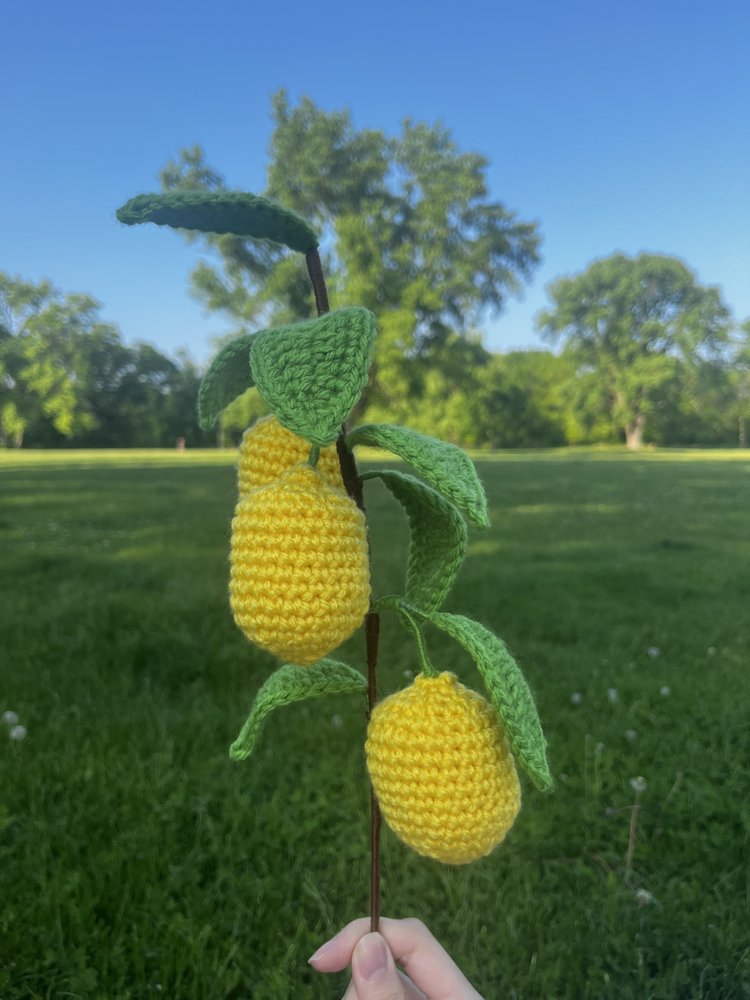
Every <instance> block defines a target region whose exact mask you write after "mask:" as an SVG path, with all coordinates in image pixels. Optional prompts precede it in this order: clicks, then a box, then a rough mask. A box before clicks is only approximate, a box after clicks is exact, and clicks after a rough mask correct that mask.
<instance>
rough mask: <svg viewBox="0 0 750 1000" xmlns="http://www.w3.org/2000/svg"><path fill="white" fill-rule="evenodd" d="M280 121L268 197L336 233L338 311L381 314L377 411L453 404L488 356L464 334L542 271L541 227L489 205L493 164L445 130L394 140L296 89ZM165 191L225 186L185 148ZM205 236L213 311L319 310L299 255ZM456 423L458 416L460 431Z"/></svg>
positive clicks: (409, 129)
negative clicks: (465, 341) (450, 379)
mask: <svg viewBox="0 0 750 1000" xmlns="http://www.w3.org/2000/svg"><path fill="white" fill-rule="evenodd" d="M272 113H273V120H274V131H273V136H272V139H271V151H270V152H271V155H270V164H269V167H268V175H267V177H268V183H267V189H266V191H265V192H264V193H265V194H266V195H267V196H268V197H269V198H271V199H273V200H275V201H277V202H278V203H280V204H281V205H283V206H285V207H286V208H289V209H292V210H294V211H296V212H298V213H299V214H300V215H302V216H303V217H304V218H305V219H307V220H308V221H309V222H311V223H312V224H313V225H315V226H317V227H318V229H319V230H320V231H321V232H322V233H323V234H324V238H323V247H324V253H323V258H324V266H325V269H326V274H327V276H328V283H329V288H330V291H331V298H332V301H333V303H334V305H353V304H356V305H362V306H365V307H366V308H368V309H370V310H371V311H372V312H374V313H375V314H376V316H377V317H378V324H379V334H378V342H377V347H376V352H377V353H376V361H375V366H374V376H373V380H372V384H371V387H370V393H369V396H368V405H369V406H370V407H372V408H373V409H378V410H387V409H388V408H389V407H394V406H396V405H398V404H397V401H399V400H403V399H404V398H405V396H407V395H409V393H410V392H411V391H413V389H414V386H415V385H417V386H418V387H424V388H425V391H426V393H427V395H428V396H429V397H430V398H431V399H432V400H433V401H435V400H437V399H440V398H443V397H444V396H445V394H446V392H448V388H447V385H446V383H445V371H446V366H447V365H448V361H447V357H448V355H450V364H451V365H453V366H455V365H456V364H457V363H469V362H470V361H471V360H472V359H473V358H474V356H475V354H476V345H475V344H473V343H470V346H469V347H468V349H466V350H464V348H463V347H462V346H461V344H460V343H459V339H460V338H461V337H465V336H467V335H469V334H470V333H471V331H472V330H473V329H474V328H475V326H476V323H477V321H478V320H479V319H480V317H482V316H484V315H485V314H487V313H492V312H497V311H498V310H499V309H501V308H502V306H503V305H504V303H505V301H506V299H507V296H508V295H509V294H512V293H514V292H516V291H517V290H518V289H519V287H520V285H521V284H522V282H523V281H524V280H526V279H527V278H528V277H529V276H530V275H531V273H532V272H533V270H534V268H535V266H536V264H537V262H538V247H539V234H538V230H537V226H536V224H535V223H532V222H524V221H521V220H519V219H517V218H516V217H515V215H513V214H512V213H511V212H510V211H508V209H507V208H506V207H505V206H504V205H502V204H501V203H500V202H498V201H494V200H492V199H491V198H490V197H489V192H488V188H487V180H486V171H487V161H486V160H485V158H484V157H482V156H480V155H479V154H477V153H465V152H462V151H460V150H459V149H458V147H457V145H456V143H455V142H454V140H453V139H452V137H451V135H450V133H449V132H448V131H447V130H446V129H445V128H443V127H442V126H440V125H425V124H422V123H415V122H412V121H409V120H407V121H405V122H404V124H403V127H402V130H401V133H400V135H399V136H398V137H395V138H393V137H389V136H386V135H385V134H384V133H383V132H381V131H378V130H357V129H355V127H354V125H353V123H352V120H351V116H350V114H349V112H348V111H334V112H326V111H323V110H321V109H320V108H318V107H317V106H316V105H315V104H314V103H313V102H312V101H310V100H309V99H303V100H302V101H300V103H299V104H298V105H296V106H292V105H291V104H290V103H289V100H288V98H287V95H286V93H285V92H284V91H280V92H279V93H277V94H276V95H275V96H274V97H273V101H272ZM161 182H162V185H163V187H164V188H166V189H176V188H188V189H189V188H196V187H198V188H207V189H215V188H217V187H222V186H224V184H225V182H224V180H223V178H222V177H221V175H220V174H219V173H218V172H217V171H216V170H214V169H213V168H212V167H210V166H208V165H207V164H206V162H205V160H204V156H203V153H202V150H201V149H200V147H193V148H192V149H188V150H183V151H182V153H181V154H180V157H179V159H178V160H177V161H174V162H171V163H169V164H168V165H167V166H166V167H165V169H164V170H163V171H162V173H161ZM191 238H193V237H191ZM203 239H204V243H205V244H206V245H207V246H208V247H210V248H211V249H212V250H213V251H215V254H216V256H217V258H218V259H217V260H216V263H213V264H209V263H207V262H205V261H204V262H203V263H201V264H199V265H198V267H197V268H196V270H195V271H194V273H193V275H192V288H193V291H194V293H195V294H196V295H197V297H198V298H199V299H200V300H201V301H202V302H203V303H204V304H205V306H206V307H207V308H208V309H209V310H218V311H223V312H225V313H226V314H228V315H229V316H231V317H232V318H234V319H236V320H238V321H239V323H240V324H241V325H242V327H243V328H248V327H250V328H255V327H257V325H259V324H261V323H263V324H265V323H271V322H273V323H283V322H288V321H293V320H298V319H302V318H305V317H307V316H309V315H310V311H311V296H310V287H309V282H308V279H307V276H306V274H305V271H304V268H303V267H301V266H300V261H299V259H298V258H296V256H295V255H290V254H289V253H287V252H283V251H282V250H281V249H280V248H278V247H275V246H274V245H272V244H269V243H268V242H264V241H258V240H250V239H240V238H237V237H232V236H209V237H205V238H203ZM470 340H471V338H469V341H470ZM427 369H430V371H429V372H428V371H427ZM465 375H466V378H467V380H468V382H471V379H472V377H473V376H471V374H470V373H469V372H466V373H465ZM451 398H452V397H451ZM426 405H427V406H428V408H429V409H433V408H434V407H433V404H432V403H428V404H426ZM453 408H454V409H458V406H457V405H454V407H453ZM456 419H458V417H456V418H454V417H446V422H447V425H448V427H447V429H448V430H449V431H450V428H451V427H452V426H453V425H454V424H455V420H456ZM460 420H461V422H462V423H465V421H464V417H463V416H461V417H460ZM433 430H434V431H435V432H436V433H438V432H440V428H435V427H434V426H433ZM457 433H459V431H458V430H454V432H453V433H448V434H447V436H448V437H451V438H454V437H455V436H456V434H457ZM461 433H463V432H462V431H461Z"/></svg>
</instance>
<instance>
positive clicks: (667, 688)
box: [659, 684, 672, 698]
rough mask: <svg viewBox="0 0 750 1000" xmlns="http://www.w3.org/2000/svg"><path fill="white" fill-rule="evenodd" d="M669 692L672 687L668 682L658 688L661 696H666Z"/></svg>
mask: <svg viewBox="0 0 750 1000" xmlns="http://www.w3.org/2000/svg"><path fill="white" fill-rule="evenodd" d="M671 693H672V688H671V687H670V686H669V685H668V684H665V685H664V686H663V687H660V688H659V694H660V695H661V696H662V698H668V697H669V696H670V694H671Z"/></svg>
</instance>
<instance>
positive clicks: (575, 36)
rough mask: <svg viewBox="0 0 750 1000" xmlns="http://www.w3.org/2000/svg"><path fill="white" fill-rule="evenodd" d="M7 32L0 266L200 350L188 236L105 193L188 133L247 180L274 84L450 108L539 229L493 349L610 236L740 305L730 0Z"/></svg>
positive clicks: (85, 13)
mask: <svg viewBox="0 0 750 1000" xmlns="http://www.w3.org/2000/svg"><path fill="white" fill-rule="evenodd" d="M310 12H314V15H315V16H314V19H313V18H311V17H310ZM0 37H2V39H3V44H2V59H1V60H0V85H1V86H2V91H1V92H2V94H3V116H2V117H3V125H2V153H1V154H0V182H1V183H2V192H3V197H2V202H1V203H0V270H4V271H9V272H11V273H13V274H20V275H21V276H23V277H25V278H28V279H33V280H38V279H40V278H42V277H48V278H50V279H52V280H53V281H54V282H55V283H56V284H57V285H58V286H59V287H61V288H62V289H63V290H65V291H88V292H91V293H92V294H94V295H95V296H96V297H97V298H98V299H99V300H100V301H101V302H102V303H103V310H102V314H103V316H104V317H105V318H106V319H108V320H110V321H112V322H115V323H117V325H118V326H119V327H120V330H121V331H122V334H123V336H124V337H125V338H126V339H127V340H136V339H140V340H146V341H149V342H151V343H153V344H155V345H157V346H158V347H159V348H160V349H162V350H164V351H167V352H174V350H176V349H177V348H178V347H180V346H185V347H187V348H188V350H189V351H190V353H191V354H192V356H193V357H194V358H195V359H197V360H199V361H205V360H207V358H208V357H209V355H210V354H211V351H212V339H211V338H212V335H214V334H217V333H221V332H222V331H224V330H226V329H228V328H229V324H227V323H226V322H224V321H223V320H222V319H220V318H219V317H216V316H213V317H206V316H205V315H204V314H203V312H202V307H201V306H200V305H199V304H198V303H196V302H195V301H193V300H192V299H190V297H189V296H188V294H187V279H188V273H189V270H190V268H191V265H192V264H193V263H194V262H195V261H196V260H197V259H198V253H197V251H196V250H195V249H194V248H189V247H186V246H185V245H184V244H183V242H182V241H181V240H180V238H179V237H178V236H176V235H175V234H173V233H171V232H169V231H166V230H161V229H157V228H156V227H145V226H144V227H138V228H136V229H129V228H125V227H123V226H121V225H119V223H117V221H116V220H115V216H114V212H115V209H116V208H117V207H118V206H119V205H120V204H122V202H124V201H126V200H127V199H128V198H129V197H131V196H132V195H134V194H136V193H139V192H141V191H148V190H155V189H156V187H157V183H156V175H157V174H158V171H159V169H160V167H161V166H162V165H163V164H164V163H165V162H166V160H167V159H169V158H171V157H173V156H174V155H175V154H176V153H177V151H178V150H179V149H180V147H182V146H186V145H190V144H192V143H196V142H198V143H201V144H202V145H203V146H204V148H205V150H206V152H207V156H208V159H209V161H210V162H211V163H212V164H213V165H214V166H216V167H217V168H218V169H219V170H221V171H222V172H223V173H224V175H225V176H226V177H227V179H228V181H229V182H230V183H231V184H232V186H235V187H238V188H244V189H246V190H253V191H261V190H262V189H263V186H264V174H265V166H266V162H267V159H266V151H267V147H268V141H269V138H270V134H271V122H270V117H269V103H270V102H269V97H270V94H271V93H272V92H273V91H275V90H277V89H278V88H279V87H282V86H283V87H286V88H287V89H288V91H289V93H290V96H291V98H292V99H293V100H296V99H298V98H299V97H301V96H302V95H308V96H310V97H311V98H312V99H313V100H314V101H315V102H316V103H318V104H320V105H321V106H322V107H324V108H326V109H328V110H333V109H337V108H341V107H345V106H346V107H349V108H350V109H351V111H352V114H353V117H354V121H355V124H356V125H357V126H359V127H369V128H379V129H382V130H384V131H386V132H388V133H395V132H397V131H398V129H399V125H400V123H401V121H402V120H403V119H404V118H405V117H407V116H408V117H411V118H413V119H417V120H426V121H438V120H439V121H442V122H443V123H444V124H445V125H446V126H448V128H450V129H451V130H452V132H453V134H454V137H455V139H456V141H457V142H458V144H459V145H460V146H461V147H462V148H464V149H467V150H476V151H479V152H482V153H484V154H485V155H486V156H487V157H488V158H489V160H490V161H491V166H490V170H489V175H488V176H489V183H490V189H491V194H492V196H493V197H495V198H497V199H499V200H501V201H503V202H504V203H505V204H506V205H507V206H508V207H509V208H511V209H512V210H514V211H515V212H517V213H518V215H519V216H520V217H521V218H524V219H535V220H538V221H539V223H540V226H541V231H542V234H543V239H544V244H543V251H542V252H543V256H544V262H543V264H542V266H541V267H540V268H539V270H538V272H537V274H536V276H535V278H534V280H533V282H532V283H531V284H530V285H529V286H528V287H527V289H526V291H525V295H524V299H523V301H520V302H512V303H511V304H510V305H509V307H508V309H507V310H506V312H505V313H504V314H503V316H502V317H500V318H499V319H498V320H496V321H493V322H491V323H488V325H487V327H486V343H487V345H488V346H490V347H491V348H492V349H494V350H503V351H504V350H509V349H511V348H514V347H535V346H540V345H541V341H540V339H539V337H538V335H537V334H535V333H534V327H533V317H534V315H535V314H536V313H537V312H538V311H539V309H541V308H542V307H543V306H544V305H545V304H546V301H547V299H546V295H545V291H544V289H545V286H546V285H547V284H548V283H549V282H550V281H551V280H552V279H554V278H555V277H556V276H558V275H560V274H573V273H575V272H577V271H580V270H582V269H583V268H584V267H585V266H586V264H587V263H588V262H590V261H591V260H593V259H595V258H597V257H602V256H606V255H608V254H610V253H612V252H613V251H615V250H621V251H624V252H626V253H636V252H638V251H639V250H648V251H651V252H659V253H668V254H674V255H676V256H678V257H680V258H682V259H683V260H685V261H686V262H687V263H688V264H689V265H690V266H691V267H692V268H693V269H694V270H695V271H696V272H697V274H698V277H699V279H700V280H701V281H702V282H705V283H707V284H717V285H719V286H720V287H721V289H722V291H723V294H724V298H725V301H726V303H727V304H728V306H729V307H730V309H731V310H732V312H733V314H734V315H735V317H736V318H737V319H738V320H741V319H744V318H746V317H748V316H750V57H749V56H748V53H749V52H750V6H749V5H748V4H747V3H744V2H739V0H737V2H728V0H716V2H714V3H712V4H708V3H694V2H691V0H683V2H681V3H677V2H673V0H662V2H660V0H650V2H648V3H646V2H644V0H631V2H630V3H628V4H607V3H602V2H601V0H597V2H591V0H569V2H567V3H565V4H561V3H559V2H552V0H545V2H541V0H527V2H526V3H524V4H519V3H513V4H511V3H502V2H500V3H498V2H494V3H492V2H478V0H466V2H463V3H461V4H458V5H457V4H445V5H443V4H441V3H439V2H437V3H436V2H433V3H429V4H427V3H417V2H413V3H408V2H403V0H402V2H400V3H394V2H392V0H384V2H381V3H378V4H377V5H371V6H370V7H360V6H358V5H356V4H353V3H351V2H348V3H343V2H340V0H334V2H329V3H325V4H321V5H320V6H319V8H317V9H316V8H315V7H314V6H313V5H312V4H310V3H309V2H306V3H299V2H297V0H287V2H286V3H284V4H273V5H272V4H263V5H262V6H261V5H258V4H257V3H254V2H251V0H246V2H243V3H240V2H231V0H215V2H214V3H212V4H210V5H209V4H198V3H193V2H191V0H186V2H183V3H181V4H179V5H177V4H171V3H170V4H166V3H158V2H156V0H154V2H153V3H145V2H143V0H131V2H130V3H128V4H127V5H114V4H105V3H101V0H99V2H97V3H93V2H89V0H85V2H78V0H69V2H67V3H64V4H60V3H56V2H52V0H46V2H36V0H3V2H2V4H0Z"/></svg>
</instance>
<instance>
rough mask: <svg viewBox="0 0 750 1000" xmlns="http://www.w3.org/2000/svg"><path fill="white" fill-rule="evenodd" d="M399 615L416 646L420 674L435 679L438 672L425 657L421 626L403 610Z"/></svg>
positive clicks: (425, 649) (425, 647)
mask: <svg viewBox="0 0 750 1000" xmlns="http://www.w3.org/2000/svg"><path fill="white" fill-rule="evenodd" d="M401 614H402V615H403V618H404V621H405V622H406V623H407V624H408V626H409V628H410V629H411V630H412V632H413V633H414V641H415V642H416V644H417V654H418V656H419V665H420V667H421V668H422V673H423V674H424V675H425V676H426V677H437V676H438V671H437V670H436V669H435V668H434V667H433V665H432V664H431V663H430V658H429V656H428V655H427V645H426V644H425V641H424V634H423V632H422V628H421V626H420V625H419V623H418V622H417V621H416V620H415V619H414V618H413V617H412V615H410V614H409V612H408V611H407V610H406V609H405V608H401Z"/></svg>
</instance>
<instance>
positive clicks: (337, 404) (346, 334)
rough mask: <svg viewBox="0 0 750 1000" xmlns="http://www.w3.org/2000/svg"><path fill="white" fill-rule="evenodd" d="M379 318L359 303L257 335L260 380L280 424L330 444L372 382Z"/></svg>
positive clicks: (255, 365) (254, 357)
mask: <svg viewBox="0 0 750 1000" xmlns="http://www.w3.org/2000/svg"><path fill="white" fill-rule="evenodd" d="M374 338H375V317H374V316H373V314H372V313H371V312H369V311H368V310H367V309H362V308H361V307H359V306H355V307H353V308H350V309H337V310H336V311H335V312H330V313H326V314H325V315H324V316H320V317H319V318H318V319H313V320H307V321H305V322H304V323H295V324H293V325H292V326H284V327H279V328H278V329H275V330H264V331H263V332H262V333H259V334H257V336H256V340H255V343H254V344H253V345H252V348H251V351H250V366H251V368H252V370H253V376H254V378H255V384H256V385H257V387H258V391H259V392H260V394H261V396H262V397H263V398H264V399H265V401H266V403H267V404H268V406H269V407H270V409H271V411H272V413H273V414H274V415H275V416H276V417H277V419H278V420H279V423H281V424H283V425H284V427H286V428H287V429H288V430H290V431H292V432H293V433H294V434H297V435H299V437H303V438H305V440H307V441H311V442H312V443H313V444H317V445H320V446H321V447H325V446H326V445H329V444H330V443H331V442H332V441H335V440H336V438H337V437H338V435H339V432H340V430H341V425H342V424H343V423H344V421H345V420H346V418H347V417H348V416H349V413H350V412H351V410H352V407H353V406H354V404H355V403H356V402H357V400H358V399H359V397H360V395H361V393H362V390H363V389H364V387H365V385H366V384H367V373H368V371H369V369H370V362H371V360H372V346H373V341H374Z"/></svg>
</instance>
